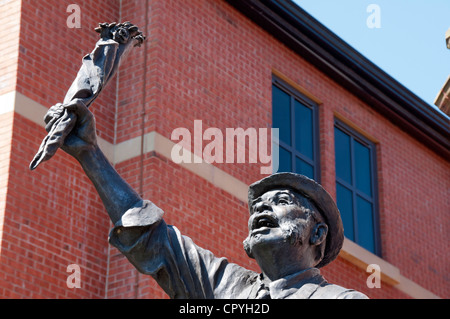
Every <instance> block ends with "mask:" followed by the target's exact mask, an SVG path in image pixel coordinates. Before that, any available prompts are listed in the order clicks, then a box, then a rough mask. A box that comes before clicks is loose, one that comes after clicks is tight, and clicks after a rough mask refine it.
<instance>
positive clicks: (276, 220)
mask: <svg viewBox="0 0 450 319" xmlns="http://www.w3.org/2000/svg"><path fill="white" fill-rule="evenodd" d="M65 111H70V112H74V113H75V114H76V115H77V122H76V125H75V128H74V129H73V130H72V132H71V133H70V134H69V135H68V136H67V138H66V139H65V143H64V145H63V146H62V149H63V150H64V151H65V152H67V153H68V154H70V155H72V156H73V157H75V158H76V159H77V160H78V161H79V162H80V164H81V166H82V167H83V169H84V171H85V173H86V174H87V176H88V177H89V179H90V180H91V181H92V183H93V184H94V186H95V188H96V189H97V191H98V194H99V195H100V198H101V199H102V201H103V204H104V206H105V208H106V210H107V212H108V214H109V216H110V218H111V220H112V222H113V224H114V228H113V230H112V231H111V234H110V243H111V244H112V245H114V246H115V247H117V248H118V249H119V250H120V251H121V252H122V253H123V254H124V255H125V256H126V257H127V258H128V260H129V261H130V262H131V263H132V264H133V265H134V266H135V267H136V268H137V269H138V270H139V271H140V272H142V273H144V274H148V275H151V276H152V277H153V278H154V279H155V280H156V281H157V283H158V284H159V285H160V286H161V287H162V288H163V289H164V291H165V292H166V293H167V294H168V295H169V296H170V297H171V298H251V299H264V298H304V299H316V298H367V296H365V295H364V294H362V293H360V292H357V291H354V290H350V289H346V288H343V287H340V286H337V285H333V284H329V283H328V282H327V281H326V280H325V279H324V278H323V277H322V276H321V274H320V271H319V268H320V267H323V266H325V265H327V264H328V263H330V262H331V261H332V260H334V259H335V258H336V256H337V255H338V253H339V251H340V249H341V247H342V243H343V238H344V236H343V226H342V221H341V218H340V214H339V211H338V209H337V207H336V204H335V203H334V201H333V199H332V198H331V197H330V195H329V194H328V193H327V192H326V191H325V190H324V189H323V188H322V187H321V186H320V185H319V184H317V183H316V182H314V181H313V180H311V179H308V178H306V177H304V176H302V175H298V174H293V173H279V174H274V175H271V176H268V177H266V178H264V179H262V180H260V181H258V182H256V183H254V184H252V185H251V186H250V187H249V202H248V204H249V208H250V217H249V221H248V229H249V234H248V237H247V238H246V239H245V240H244V248H245V250H246V252H247V254H248V256H249V257H251V258H254V259H255V260H256V261H257V263H258V265H259V266H260V268H261V270H262V273H261V274H259V273H256V272H254V271H251V270H248V269H245V268H243V267H241V266H239V265H236V264H233V263H229V262H228V261H227V259H225V258H218V257H216V256H214V255H213V254H212V253H211V252H210V251H208V250H205V249H202V248H200V247H198V246H197V245H195V244H194V243H193V241H192V240H191V239H190V238H189V237H186V236H182V235H181V234H180V232H179V230H178V229H177V228H176V227H173V226H170V225H167V224H166V223H165V222H164V219H163V214H164V213H163V211H162V210H161V209H160V208H158V207H157V206H156V205H155V204H153V203H152V202H150V201H146V200H143V199H142V198H141V197H140V196H139V195H138V194H137V193H136V192H135V191H134V190H133V189H132V188H131V187H130V186H129V185H128V184H127V183H126V182H125V181H124V180H123V179H122V178H121V177H120V176H119V174H118V173H117V172H116V171H115V170H114V168H113V167H112V166H111V164H110V163H109V162H108V160H107V159H106V157H105V156H104V154H103V153H102V151H101V150H100V148H99V147H98V145H97V141H96V133H95V121H94V117H93V115H92V113H91V112H90V111H89V110H88V108H87V107H86V106H85V105H84V103H83V102H81V101H80V100H75V101H74V102H73V103H70V104H68V105H62V104H57V105H55V106H53V107H52V108H50V110H49V111H48V113H47V115H46V117H45V122H46V123H47V127H46V129H47V130H50V129H51V125H52V123H53V122H55V119H57V118H58V117H59V116H61V114H62V113H63V112H65Z"/></svg>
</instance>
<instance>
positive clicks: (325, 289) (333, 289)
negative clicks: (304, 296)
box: [311, 283, 369, 299]
mask: <svg viewBox="0 0 450 319" xmlns="http://www.w3.org/2000/svg"><path fill="white" fill-rule="evenodd" d="M311 299H369V297H367V296H366V295H365V294H363V293H361V292H359V291H356V290H353V289H347V288H344V287H341V286H339V285H334V284H329V283H327V284H325V285H321V286H320V287H319V288H318V289H317V290H316V291H315V293H314V294H313V295H312V296H311Z"/></svg>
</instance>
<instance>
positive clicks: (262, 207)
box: [253, 201, 272, 213]
mask: <svg viewBox="0 0 450 319" xmlns="http://www.w3.org/2000/svg"><path fill="white" fill-rule="evenodd" d="M264 211H272V206H271V205H270V203H268V202H266V201H260V202H258V203H256V204H255V205H254V207H253V213H262V212H264Z"/></svg>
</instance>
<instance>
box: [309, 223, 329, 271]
mask: <svg viewBox="0 0 450 319" xmlns="http://www.w3.org/2000/svg"><path fill="white" fill-rule="evenodd" d="M327 234H328V226H327V225H326V224H324V223H317V224H316V225H315V226H314V228H313V230H312V232H311V237H310V239H309V242H310V244H311V245H312V246H314V247H315V262H316V263H315V265H317V264H318V263H319V262H320V261H321V260H322V259H323V256H324V253H325V245H326V240H325V239H326V238H327Z"/></svg>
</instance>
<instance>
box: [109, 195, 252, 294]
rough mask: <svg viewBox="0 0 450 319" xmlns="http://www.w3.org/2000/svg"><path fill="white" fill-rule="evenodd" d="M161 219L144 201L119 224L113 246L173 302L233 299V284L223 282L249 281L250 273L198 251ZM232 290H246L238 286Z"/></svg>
mask: <svg viewBox="0 0 450 319" xmlns="http://www.w3.org/2000/svg"><path fill="white" fill-rule="evenodd" d="M162 217H163V211H162V210H161V209H160V208H158V207H156V206H155V205H154V204H153V203H151V202H149V201H144V202H143V204H142V206H140V207H139V206H138V207H133V208H132V209H130V210H129V211H127V212H126V213H125V214H124V215H123V216H122V218H121V220H119V221H118V222H117V223H116V225H115V226H114V228H113V229H112V231H111V233H110V238H109V240H110V243H111V244H112V245H113V246H115V247H117V248H118V249H119V250H120V251H121V252H122V253H123V254H124V255H125V256H126V257H127V258H128V260H129V261H130V262H131V263H132V264H133V265H134V266H135V267H136V268H137V269H138V270H139V271H140V272H142V273H144V274H148V275H151V276H152V277H153V278H154V279H155V280H156V281H157V283H158V284H159V285H160V286H161V287H162V288H163V289H164V291H165V292H166V293H167V294H168V295H169V297H170V298H185V299H188V298H194V299H201V298H215V297H218V296H219V297H225V298H226V297H232V296H231V295H230V294H229V293H230V292H231V291H232V290H233V289H234V288H232V287H231V288H230V286H229V285H228V284H230V282H228V284H227V285H226V287H224V281H223V280H222V279H223V278H229V279H231V280H233V278H234V280H236V278H248V275H249V272H250V271H248V270H246V269H244V268H242V267H240V266H238V265H235V264H231V263H228V261H227V259H225V258H218V257H215V256H214V254H213V253H212V252H210V251H209V250H206V249H203V248H201V247H198V246H197V245H195V244H194V242H193V241H192V239H190V238H189V237H186V236H183V235H181V233H180V231H179V230H178V229H177V228H176V227H174V226H170V225H167V224H166V223H165V221H164V220H163V218H162ZM240 280H241V279H237V281H240ZM232 286H234V287H237V288H238V289H240V290H242V288H243V287H241V286H242V285H239V282H236V285H232Z"/></svg>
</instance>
